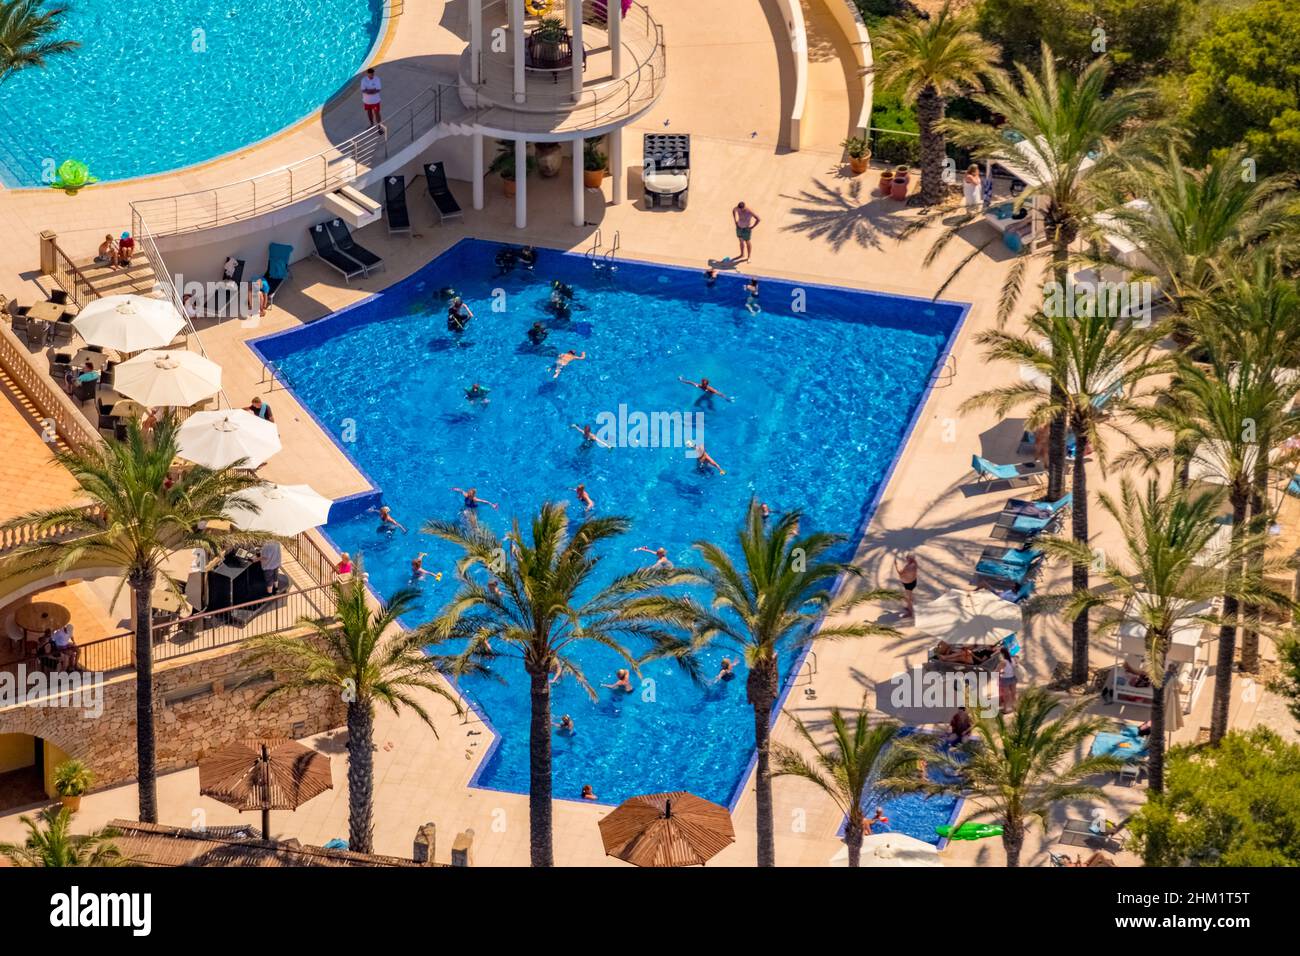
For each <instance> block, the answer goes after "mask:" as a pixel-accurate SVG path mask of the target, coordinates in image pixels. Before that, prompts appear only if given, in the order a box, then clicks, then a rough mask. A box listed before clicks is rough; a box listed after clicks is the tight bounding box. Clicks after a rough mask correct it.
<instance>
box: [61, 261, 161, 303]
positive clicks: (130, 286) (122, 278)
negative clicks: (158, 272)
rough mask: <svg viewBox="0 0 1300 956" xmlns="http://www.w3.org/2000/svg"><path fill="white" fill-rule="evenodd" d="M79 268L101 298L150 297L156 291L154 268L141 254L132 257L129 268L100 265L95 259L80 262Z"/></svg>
mask: <svg viewBox="0 0 1300 956" xmlns="http://www.w3.org/2000/svg"><path fill="white" fill-rule="evenodd" d="M77 268H79V269H80V270H81V274H82V275H84V276H85V277H86V281H87V282H89V283H90V285H91V287H92V288H94V290H95V291H96V292H97V293H99V295H100V296H109V295H149V294H150V293H152V292H153V289H154V272H153V266H151V265H150V264H149V260H148V259H146V258H145V257H144V256H143V255H141V254H137V255H136V256H134V257H132V259H131V265H130V266H129V267H127V268H123V267H121V266H105V265H100V264H98V263H96V262H95V261H94V260H93V259H89V260H87V261H85V262H78V263H77Z"/></svg>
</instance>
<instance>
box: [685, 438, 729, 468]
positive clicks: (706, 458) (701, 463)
mask: <svg viewBox="0 0 1300 956" xmlns="http://www.w3.org/2000/svg"><path fill="white" fill-rule="evenodd" d="M690 447H692V448H694V449H695V468H696V470H697V471H707V470H708V469H709V468H710V467H713V468H716V469H718V474H720V475H725V474H726V472H725V471H723V470H722V466H721V465H719V464H718V463H717V462H716V461H714V459H713V456H712V455H710V454H709V453H708V452H707V451H705V450H704V443H703V442H701V443H699V444H698V445H691V446H690Z"/></svg>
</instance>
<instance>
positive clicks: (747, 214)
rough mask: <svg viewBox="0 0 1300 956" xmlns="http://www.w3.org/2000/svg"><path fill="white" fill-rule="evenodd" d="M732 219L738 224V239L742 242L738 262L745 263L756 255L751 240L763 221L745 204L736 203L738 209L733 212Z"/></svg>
mask: <svg viewBox="0 0 1300 956" xmlns="http://www.w3.org/2000/svg"><path fill="white" fill-rule="evenodd" d="M731 218H732V221H734V222H735V224H736V238H737V239H738V240H739V241H740V255H739V256H738V257H737V259H736V261H737V262H745V261H747V260H748V259H749V257H750V256H751V255H753V253H754V246H753V243H751V242H750V240H751V239H752V238H753V236H754V227H755V226H757V225H758V224H759V223H760V222H762V220H761V219H759V218H758V216H757V215H756V214H755V213H754V210H752V209H750V208H749V207H748V206H746V205H745V204H744V203H743V202H739V203H736V208H735V209H733V210H731Z"/></svg>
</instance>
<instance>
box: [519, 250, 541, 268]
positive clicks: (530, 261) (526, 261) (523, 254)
mask: <svg viewBox="0 0 1300 956" xmlns="http://www.w3.org/2000/svg"><path fill="white" fill-rule="evenodd" d="M516 257H517V258H518V259H519V264H520V265H521V266H523V267H524V268H525V269H531V268H533V266H535V265H537V250H536V249H534V248H533V247H532V246H524V247H522V248H521V249H520V250H519V252H518V253H516Z"/></svg>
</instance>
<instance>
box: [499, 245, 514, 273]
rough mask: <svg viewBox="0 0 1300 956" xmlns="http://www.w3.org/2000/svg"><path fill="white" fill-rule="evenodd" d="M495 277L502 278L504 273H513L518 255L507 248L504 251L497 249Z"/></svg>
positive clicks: (510, 248)
mask: <svg viewBox="0 0 1300 956" xmlns="http://www.w3.org/2000/svg"><path fill="white" fill-rule="evenodd" d="M493 261H494V262H495V263H496V267H497V275H499V276H503V275H505V274H506V273H509V272H514V271H515V265H516V263H518V261H519V253H518V252H516V251H515V250H514V249H513V248H512V247H509V246H507V247H506V248H505V249H498V250H497V254H496V258H495V259H494V260H493Z"/></svg>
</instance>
